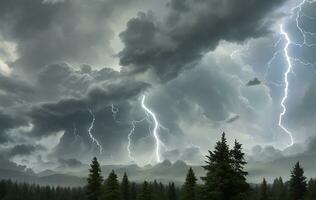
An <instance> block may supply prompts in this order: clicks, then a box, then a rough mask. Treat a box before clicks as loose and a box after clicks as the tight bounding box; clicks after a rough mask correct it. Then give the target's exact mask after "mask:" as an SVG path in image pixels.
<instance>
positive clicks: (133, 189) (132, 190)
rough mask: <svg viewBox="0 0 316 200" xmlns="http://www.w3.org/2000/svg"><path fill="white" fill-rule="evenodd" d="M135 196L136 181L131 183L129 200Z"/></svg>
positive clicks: (133, 199) (132, 199) (134, 198)
mask: <svg viewBox="0 0 316 200" xmlns="http://www.w3.org/2000/svg"><path fill="white" fill-rule="evenodd" d="M136 197H137V190H136V183H132V185H131V195H130V200H136Z"/></svg>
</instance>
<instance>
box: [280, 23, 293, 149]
mask: <svg viewBox="0 0 316 200" xmlns="http://www.w3.org/2000/svg"><path fill="white" fill-rule="evenodd" d="M280 32H281V35H283V36H284V38H285V40H286V44H285V46H284V49H283V51H284V56H285V58H286V63H287V70H286V72H285V73H284V83H285V87H284V96H283V98H282V101H281V107H282V112H281V113H280V115H279V122H278V125H279V127H280V128H281V129H282V130H283V131H284V132H285V133H286V134H288V135H289V137H290V142H291V143H290V146H292V145H293V144H294V139H293V136H292V133H291V132H290V131H289V130H288V129H287V128H286V127H285V126H284V125H283V123H282V122H283V117H284V115H285V113H286V111H287V109H286V106H285V101H286V100H287V98H288V91H289V80H288V78H289V73H290V72H291V71H292V68H293V65H292V62H291V58H290V56H289V53H288V48H289V46H290V44H291V40H290V37H289V35H288V34H287V32H285V31H284V30H283V25H281V26H280Z"/></svg>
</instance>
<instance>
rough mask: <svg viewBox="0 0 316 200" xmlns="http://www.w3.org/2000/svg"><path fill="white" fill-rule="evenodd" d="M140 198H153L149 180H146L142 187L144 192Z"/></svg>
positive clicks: (147, 199) (145, 199)
mask: <svg viewBox="0 0 316 200" xmlns="http://www.w3.org/2000/svg"><path fill="white" fill-rule="evenodd" d="M138 199H139V200H151V190H150V185H149V183H148V182H147V181H144V183H143V187H142V192H141V194H140V195H139V198H138Z"/></svg>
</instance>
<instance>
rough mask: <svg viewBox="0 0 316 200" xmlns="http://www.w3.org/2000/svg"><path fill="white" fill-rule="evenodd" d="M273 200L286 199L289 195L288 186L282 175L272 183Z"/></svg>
mask: <svg viewBox="0 0 316 200" xmlns="http://www.w3.org/2000/svg"><path fill="white" fill-rule="evenodd" d="M271 193H272V196H273V200H285V199H286V197H287V191H286V187H285V185H284V183H283V180H282V178H281V177H279V178H276V179H275V180H274V181H273V185H272V191H271Z"/></svg>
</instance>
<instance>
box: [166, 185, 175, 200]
mask: <svg viewBox="0 0 316 200" xmlns="http://www.w3.org/2000/svg"><path fill="white" fill-rule="evenodd" d="M176 199H177V194H176V187H175V185H174V182H172V183H169V186H168V200H176Z"/></svg>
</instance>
